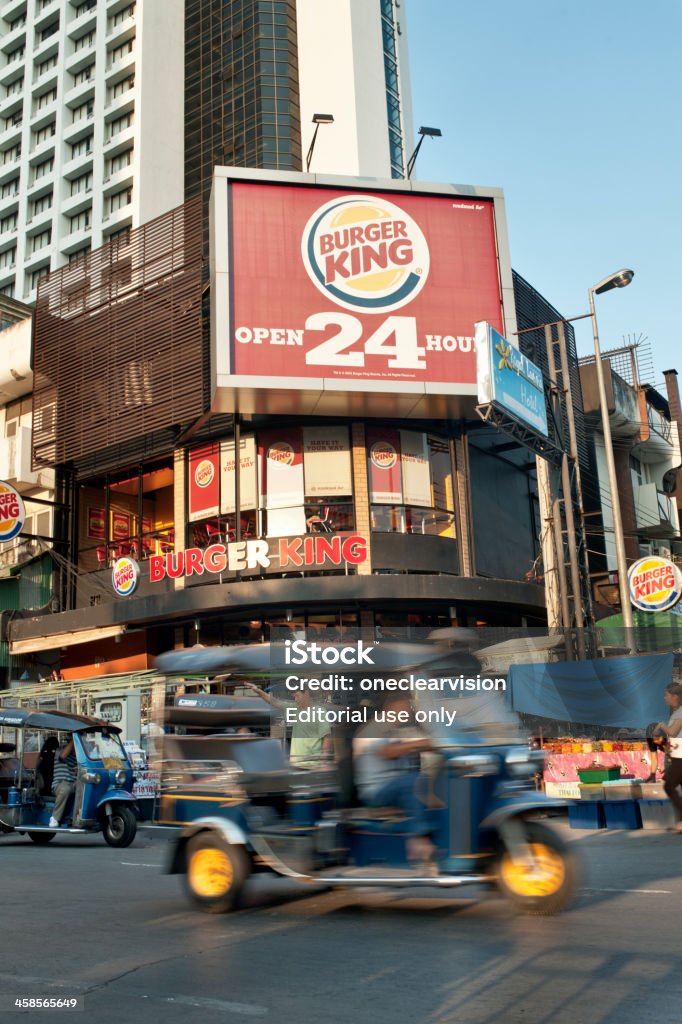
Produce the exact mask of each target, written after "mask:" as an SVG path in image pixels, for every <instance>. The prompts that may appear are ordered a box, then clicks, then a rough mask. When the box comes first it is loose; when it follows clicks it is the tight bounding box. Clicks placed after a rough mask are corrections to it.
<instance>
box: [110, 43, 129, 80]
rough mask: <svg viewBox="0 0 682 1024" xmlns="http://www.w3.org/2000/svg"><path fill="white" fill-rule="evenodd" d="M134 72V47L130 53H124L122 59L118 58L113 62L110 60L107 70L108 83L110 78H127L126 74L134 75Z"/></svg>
mask: <svg viewBox="0 0 682 1024" xmlns="http://www.w3.org/2000/svg"><path fill="white" fill-rule="evenodd" d="M134 70H135V47H133V49H132V50H131V51H130V53H124V54H122V55H121V56H120V57H117V58H115V59H113V60H109V61H108V63H107V70H106V78H107V81H108V80H109V79H110V78H116V77H119V78H125V74H124V72H126V73H129V74H132V72H133V71H134Z"/></svg>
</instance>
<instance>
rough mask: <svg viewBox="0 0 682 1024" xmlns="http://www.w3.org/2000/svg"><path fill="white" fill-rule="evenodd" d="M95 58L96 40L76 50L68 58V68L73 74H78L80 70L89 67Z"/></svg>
mask: <svg viewBox="0 0 682 1024" xmlns="http://www.w3.org/2000/svg"><path fill="white" fill-rule="evenodd" d="M94 59H95V40H94V39H93V40H92V42H91V43H89V44H88V46H82V47H81V48H80V50H74V52H73V53H70V54H69V56H68V57H67V58H66V70H67V71H68V72H69V74H71V75H77V74H78V73H79V72H80V71H83V70H84V69H85V68H87V67H89V66H90V64H92V62H93V60H94Z"/></svg>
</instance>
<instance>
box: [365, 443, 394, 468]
mask: <svg viewBox="0 0 682 1024" xmlns="http://www.w3.org/2000/svg"><path fill="white" fill-rule="evenodd" d="M370 457H371V459H372V462H373V463H374V465H375V466H376V467H377V469H392V468H393V466H395V464H396V462H397V460H398V453H397V452H396V450H395V448H394V447H393V445H392V444H389V443H388V441H375V442H374V444H373V445H372V447H371V448H370Z"/></svg>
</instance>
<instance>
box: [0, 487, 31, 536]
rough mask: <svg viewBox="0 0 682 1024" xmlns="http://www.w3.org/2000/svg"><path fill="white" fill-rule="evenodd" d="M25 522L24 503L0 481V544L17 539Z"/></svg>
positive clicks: (12, 488) (16, 492)
mask: <svg viewBox="0 0 682 1024" xmlns="http://www.w3.org/2000/svg"><path fill="white" fill-rule="evenodd" d="M25 522H26V509H25V508H24V502H23V499H22V497H21V495H20V494H19V492H18V491H17V490H16V488H14V487H12V486H11V485H10V484H6V483H5V481H4V480H0V544H2V543H4V542H5V541H8V540H13V539H14V538H15V537H17V536H18V535H19V534H20V533H21V531H22V530H23V528H24V523H25Z"/></svg>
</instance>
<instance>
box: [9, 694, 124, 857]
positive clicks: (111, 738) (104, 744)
mask: <svg viewBox="0 0 682 1024" xmlns="http://www.w3.org/2000/svg"><path fill="white" fill-rule="evenodd" d="M0 729H2V735H3V742H2V743H0V832H5V833H7V832H18V833H19V834H20V835H23V834H24V833H27V834H28V836H29V837H30V838H31V839H32V840H33V842H34V843H38V844H44V843H49V842H50V840H51V839H54V837H55V835H57V834H60V833H67V834H75V835H82V834H87V833H90V832H102V834H103V836H104V838H105V840H106V842H107V843H108V844H109V846H118V847H123V846H129V845H130V844H131V843H132V841H133V839H134V838H135V833H136V831H137V816H136V806H135V800H134V798H133V796H132V788H133V781H134V780H133V769H132V767H131V765H130V762H129V760H128V757H127V755H126V752H125V749H124V747H123V744H122V743H121V740H120V738H119V734H120V731H121V730H120V729H118V728H117V727H116V726H113V725H109V724H108V723H107V722H104V721H102V720H101V719H98V718H89V717H86V716H85V715H75V714H68V713H65V712H61V711H40V710H31V709H27V708H9V707H4V708H0ZM60 734H61V735H62V736H63V735H64V734H67V735H68V736H70V737H72V738H73V744H74V751H75V754H76V760H77V762H78V767H77V778H76V784H75V791H74V793H73V796H72V797H71V798H70V799H69V802H68V803H67V806H66V811H65V815H64V818H63V820H62V821H61V822H60V824H59V826H58V827H57V828H55V827H54V826H52V827H50V824H49V822H50V819H51V817H52V811H53V809H54V803H55V801H54V796H53V793H52V776H53V771H54V761H55V757H56V756H58V749H59V736H60ZM8 735H10V736H11V735H13V736H14V740H13V741H8V740H7V736H8Z"/></svg>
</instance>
